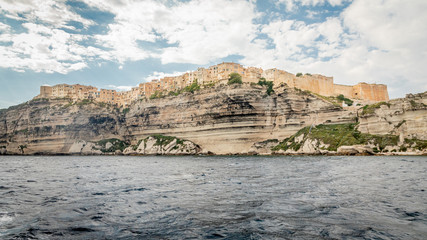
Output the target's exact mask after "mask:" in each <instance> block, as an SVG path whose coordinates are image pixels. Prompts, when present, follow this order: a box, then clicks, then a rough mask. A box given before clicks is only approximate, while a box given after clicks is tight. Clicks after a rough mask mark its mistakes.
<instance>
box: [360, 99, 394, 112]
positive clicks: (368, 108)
mask: <svg viewBox="0 0 427 240" xmlns="http://www.w3.org/2000/svg"><path fill="white" fill-rule="evenodd" d="M382 105H387V106H388V107H390V103H387V102H377V103H375V104H371V105H365V106H364V107H363V110H362V115H367V114H372V113H374V112H375V109H378V108H380V107H381V106H382Z"/></svg>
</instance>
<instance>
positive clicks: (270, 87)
mask: <svg viewBox="0 0 427 240" xmlns="http://www.w3.org/2000/svg"><path fill="white" fill-rule="evenodd" d="M258 85H260V86H267V95H271V94H272V93H274V90H273V85H274V83H273V82H272V81H267V80H265V78H260V79H259V81H258Z"/></svg>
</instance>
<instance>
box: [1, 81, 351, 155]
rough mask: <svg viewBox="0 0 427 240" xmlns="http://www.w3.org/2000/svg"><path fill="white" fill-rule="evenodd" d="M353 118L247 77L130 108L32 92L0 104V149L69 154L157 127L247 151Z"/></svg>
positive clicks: (132, 138) (206, 148)
mask: <svg viewBox="0 0 427 240" xmlns="http://www.w3.org/2000/svg"><path fill="white" fill-rule="evenodd" d="M355 119H356V113H355V112H351V111H347V110H343V109H342V108H340V107H337V106H335V105H333V104H331V103H329V102H327V101H325V100H322V99H320V98H318V97H316V96H314V95H311V94H308V93H306V92H303V91H300V90H297V89H293V88H286V87H281V88H276V89H275V93H273V94H271V95H267V94H266V88H263V87H260V86H258V85H250V84H243V85H231V86H224V85H218V86H215V87H212V88H206V89H202V90H199V91H197V92H195V93H183V94H180V95H178V96H170V97H165V98H160V99H153V100H143V101H138V102H135V103H133V104H132V105H131V106H130V108H129V109H123V108H115V107H113V106H109V105H106V104H100V103H93V102H90V101H82V102H78V103H72V102H69V100H67V99H49V100H48V99H37V100H34V101H30V102H27V103H24V104H21V105H18V106H15V107H11V108H9V109H8V110H4V111H2V112H0V150H1V151H2V152H6V153H9V154H22V153H23V154H37V153H45V154H49V153H51V154H55V153H56V154H57V153H60V154H61V153H63V154H69V153H72V152H73V151H75V149H76V145H75V144H76V142H77V143H78V142H79V141H82V143H83V141H84V142H86V143H88V142H98V141H101V140H105V139H118V140H120V141H123V142H126V143H127V144H129V145H135V144H137V143H138V141H139V140H140V139H144V138H146V137H148V136H151V135H156V134H162V135H167V136H176V137H178V138H182V139H187V140H189V141H191V142H193V143H195V144H197V145H198V146H200V148H201V149H202V151H203V152H205V153H207V152H213V153H216V154H228V153H231V154H234V153H247V152H249V151H250V149H251V146H252V145H253V144H254V143H255V142H259V141H263V140H266V139H284V138H286V137H289V136H291V135H292V134H294V133H295V132H297V131H298V130H299V129H301V128H302V127H304V126H309V125H312V124H321V123H350V122H354V120H355ZM83 148H84V147H82V148H80V152H81V150H82V149H83ZM120 151H121V150H120ZM77 152H79V151H77Z"/></svg>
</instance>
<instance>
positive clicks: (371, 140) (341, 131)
mask: <svg viewBox="0 0 427 240" xmlns="http://www.w3.org/2000/svg"><path fill="white" fill-rule="evenodd" d="M307 140H310V141H311V142H314V143H315V144H316V145H317V146H315V147H318V148H319V149H321V150H328V151H337V149H338V148H339V147H341V146H353V145H370V146H372V148H373V151H374V152H387V151H389V150H387V149H386V148H387V146H389V147H397V146H399V136H396V135H372V134H367V133H361V132H360V131H359V130H358V129H357V123H351V124H331V125H323V124H322V125H318V126H308V127H304V128H302V129H301V130H299V131H298V132H297V133H295V134H294V135H292V136H290V137H289V138H286V139H284V140H283V141H282V142H280V143H279V144H278V145H277V146H275V147H273V148H272V150H273V151H279V150H283V151H287V150H289V149H291V150H293V151H298V150H299V149H300V148H301V147H302V146H303V145H304V144H305V142H306V141H307ZM408 148H413V149H417V150H424V149H426V148H427V141H426V140H418V139H406V140H405V143H403V144H401V145H400V149H399V150H400V151H406V150H407V149H408ZM395 151H397V150H395Z"/></svg>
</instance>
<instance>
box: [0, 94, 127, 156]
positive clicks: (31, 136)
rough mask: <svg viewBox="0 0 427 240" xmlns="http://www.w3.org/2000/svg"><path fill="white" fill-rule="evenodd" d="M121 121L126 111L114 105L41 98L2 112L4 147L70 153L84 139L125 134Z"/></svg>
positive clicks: (0, 123)
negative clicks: (120, 110) (122, 112)
mask: <svg viewBox="0 0 427 240" xmlns="http://www.w3.org/2000/svg"><path fill="white" fill-rule="evenodd" d="M121 122H123V115H122V114H119V113H117V111H116V109H114V108H113V107H106V106H102V105H98V104H94V103H90V104H72V103H70V102H69V101H68V100H67V99H50V100H47V99H39V100H37V101H30V102H27V103H24V104H21V105H18V106H14V107H12V108H10V109H8V110H6V111H3V112H1V113H0V148H1V147H3V146H4V147H6V150H7V153H9V154H22V152H21V149H22V150H23V153H24V154H35V153H47V154H49V153H68V152H69V149H70V148H71V147H72V145H73V144H74V143H75V142H77V141H80V140H82V141H98V140H101V139H106V138H113V137H118V136H122V135H124V133H123V129H121V127H120V126H121V125H120V123H121ZM20 146H25V148H23V147H20Z"/></svg>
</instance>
